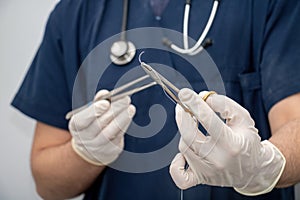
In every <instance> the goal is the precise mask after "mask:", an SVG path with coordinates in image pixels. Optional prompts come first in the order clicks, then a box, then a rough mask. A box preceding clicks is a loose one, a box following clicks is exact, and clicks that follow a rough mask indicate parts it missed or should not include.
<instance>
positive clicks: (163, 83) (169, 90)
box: [139, 54, 195, 117]
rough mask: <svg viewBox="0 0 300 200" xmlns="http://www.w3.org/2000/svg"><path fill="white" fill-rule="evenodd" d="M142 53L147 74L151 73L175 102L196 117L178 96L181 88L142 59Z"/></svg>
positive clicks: (141, 62) (143, 65) (142, 65)
mask: <svg viewBox="0 0 300 200" xmlns="http://www.w3.org/2000/svg"><path fill="white" fill-rule="evenodd" d="M141 55H142V54H140V57H139V61H140V65H141V67H142V68H143V70H144V71H145V72H146V73H147V75H149V76H150V77H151V78H152V79H153V80H154V81H155V82H156V83H157V84H158V85H160V86H161V87H162V89H163V90H164V91H165V92H166V93H167V95H168V96H169V97H171V98H172V100H173V101H174V102H176V103H178V104H179V105H180V106H181V107H182V108H183V109H184V110H185V111H186V112H188V113H190V114H191V116H192V117H194V116H195V114H194V113H193V112H192V111H191V110H190V109H189V108H188V107H187V106H186V105H184V104H183V103H182V102H181V101H180V100H179V98H178V97H177V95H176V94H178V92H179V90H180V89H178V88H177V87H176V86H175V85H174V84H172V83H171V82H170V81H169V80H168V79H166V78H165V77H163V76H162V75H161V74H160V73H158V72H157V71H155V70H154V69H153V68H152V67H151V66H150V65H148V64H146V63H145V62H143V61H141ZM173 91H174V92H173ZM175 93H176V94H175Z"/></svg>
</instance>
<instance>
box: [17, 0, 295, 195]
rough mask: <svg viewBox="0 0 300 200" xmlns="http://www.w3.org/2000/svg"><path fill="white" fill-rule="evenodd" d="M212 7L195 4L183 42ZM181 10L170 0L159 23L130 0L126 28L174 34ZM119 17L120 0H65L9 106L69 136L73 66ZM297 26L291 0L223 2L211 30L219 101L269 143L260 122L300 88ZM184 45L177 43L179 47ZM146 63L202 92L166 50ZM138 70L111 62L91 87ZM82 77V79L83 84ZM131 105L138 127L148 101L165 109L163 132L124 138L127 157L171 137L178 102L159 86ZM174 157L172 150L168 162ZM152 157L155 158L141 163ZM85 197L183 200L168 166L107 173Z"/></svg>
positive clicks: (198, 191) (140, 1)
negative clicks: (235, 106)
mask: <svg viewBox="0 0 300 200" xmlns="http://www.w3.org/2000/svg"><path fill="white" fill-rule="evenodd" d="M211 7H212V1H207V0H199V1H194V2H193V4H192V9H191V13H190V25H189V36H190V37H192V38H194V39H197V38H198V37H199V34H200V33H201V31H202V30H203V28H204V25H205V24H206V21H207V19H208V15H209V13H210V10H211ZM183 13H184V1H183V0H182V1H181V2H178V1H170V3H169V4H168V6H167V7H166V10H165V11H164V13H163V15H162V19H161V21H156V20H155V18H154V15H153V11H152V10H151V7H150V4H149V2H148V1H145V0H133V1H131V4H130V8H129V20H128V29H133V28H138V27H163V28H168V29H172V30H177V31H180V32H181V30H182V21H183ZM121 21H122V3H121V2H120V1H119V0H109V1H104V0H62V1H61V2H60V3H59V4H58V5H57V7H56V8H55V9H54V11H53V12H52V14H51V16H50V18H49V21H48V23H47V27H46V32H45V36H44V39H43V42H42V44H41V46H40V48H39V50H38V52H37V54H36V57H35V59H34V61H33V63H32V65H31V67H30V69H29V71H28V73H27V75H26V77H25V79H24V82H23V84H22V86H21V88H20V90H19V91H18V93H17V95H16V97H15V98H14V100H13V102H12V105H13V106H14V107H16V108H17V109H19V110H21V111H22V112H23V113H25V114H26V115H28V116H30V117H32V118H34V119H36V120H38V121H40V122H43V123H46V124H49V125H52V126H55V127H58V128H62V129H66V130H67V128H68V126H67V125H68V121H67V120H65V118H64V116H65V114H66V113H67V112H68V111H70V110H71V109H72V92H73V91H72V90H73V86H74V81H75V78H76V74H77V72H78V69H79V67H80V66H81V64H82V63H83V61H84V59H85V58H86V57H87V56H88V54H89V53H90V52H91V50H92V49H93V48H94V47H95V46H97V45H98V44H99V43H101V42H102V41H104V40H105V39H107V38H108V37H110V36H112V35H114V34H117V33H119V32H120V29H121ZM299 21H300V3H299V1H297V0H289V1H280V0H265V1H254V0H243V1H241V0H223V1H221V2H220V6H219V10H218V12H217V16H216V19H215V21H214V24H213V26H212V29H211V30H210V32H209V34H208V37H210V38H212V39H213V41H214V44H213V46H211V47H209V48H208V49H207V51H208V53H209V54H210V55H211V57H212V58H213V60H214V62H215V63H216V65H217V66H218V68H219V71H220V73H221V75H222V78H223V80H224V85H225V89H226V95H227V96H229V97H231V98H233V99H234V100H235V101H237V102H238V103H240V104H241V105H242V106H244V107H245V108H247V109H248V110H249V112H250V113H251V115H252V117H253V118H254V120H255V122H256V126H257V128H258V129H259V131H260V135H261V137H262V139H267V138H269V137H270V130H269V125H268V122H267V113H268V111H269V110H270V108H271V107H272V106H273V105H274V104H275V103H276V102H278V101H280V100H281V99H283V98H285V97H287V96H290V95H292V94H295V93H297V92H299V91H300V76H299V75H300V66H299V63H300V56H299V55H300V39H299V35H300V26H298V23H299ZM151 37H152V36H151V35H149V38H150V39H151ZM181 41H182V40H177V41H174V42H176V43H177V44H179V45H181ZM139 52H140V50H138V53H139ZM108 55H109V49H107V51H106V53H105V54H103V55H101V54H99V58H100V59H103V60H104V61H108V60H109V57H108ZM144 58H145V60H146V61H148V62H156V63H163V64H166V65H168V66H170V67H172V68H174V69H176V70H177V71H179V72H180V73H182V74H183V75H184V76H185V77H186V79H188V80H189V82H190V83H191V85H192V87H193V89H194V90H195V91H197V92H199V91H201V90H205V89H207V88H206V85H205V83H204V81H203V79H202V78H201V76H199V75H197V72H196V71H195V70H194V68H193V67H192V66H191V65H190V64H188V63H187V62H186V61H185V60H184V59H182V58H180V57H179V56H176V55H175V54H173V53H170V52H168V51H164V50H155V49H148V50H146V53H145V57H144ZM137 65H138V62H137V58H135V59H134V61H133V62H132V63H130V64H128V65H127V66H125V67H119V66H115V65H113V64H111V65H110V66H109V67H107V69H106V70H105V72H104V74H103V76H101V79H100V81H99V83H100V84H99V87H98V89H100V88H106V89H112V88H114V86H115V83H116V82H117V81H118V79H119V78H120V77H121V76H122V75H123V74H124V73H126V72H127V71H128V70H129V69H132V68H133V67H135V66H137ZM97 67H101V66H97ZM82 78H83V79H82V82H83V83H85V82H88V81H87V80H89V78H88V77H84V76H83V77H82ZM100 85H101V86H100ZM85 87H88V84H87V85H86V86H85ZM83 88H84V87H83ZM95 92H96V91H95ZM88 100H91V99H90V96H88V97H87V98H86V99H84V98H83V100H82V103H85V102H87V101H88ZM132 102H133V104H134V105H136V107H137V114H136V116H135V118H134V121H135V123H136V124H138V125H140V126H145V125H147V124H148V123H149V122H150V119H149V117H148V112H149V108H150V107H151V106H152V105H153V104H161V105H162V106H163V107H164V108H165V110H166V111H167V119H166V123H165V125H164V127H163V128H162V129H161V130H160V132H159V133H157V134H156V135H154V136H152V137H149V138H136V137H133V136H130V135H126V137H125V149H126V150H127V151H131V152H137V153H142V152H144V153H146V152H151V151H154V150H157V149H160V148H162V147H163V146H165V145H166V144H168V143H169V142H170V141H171V140H172V139H173V138H174V137H175V135H176V133H177V127H176V124H175V120H174V107H175V105H174V103H172V102H171V101H170V100H169V99H168V98H167V97H166V96H165V94H164V93H163V92H162V91H161V90H160V88H159V87H156V86H155V87H153V88H151V89H149V90H146V91H143V92H141V93H138V94H135V95H133V96H132ZM140 134H141V135H142V134H143V133H142V132H141V133H140ZM177 151H178V150H177V145H176V146H174V147H173V151H172V153H171V154H170V160H169V162H170V161H171V159H172V158H173V156H174V155H175V154H176V152H177ZM159 160H160V158H159V157H157V158H155V160H150V161H148V162H159ZM145 165H147V163H145ZM293 192H294V191H293V188H287V189H274V190H273V191H272V192H270V193H268V194H265V195H262V196H257V197H246V196H243V195H240V194H238V193H236V192H235V191H234V190H233V189H232V188H220V187H210V186H206V185H199V186H197V187H193V188H191V189H188V190H186V191H184V199H189V200H196V199H202V200H206V199H222V200H225V199H228V200H234V199H270V200H271V199H272V200H274V199H294V197H293V195H294V194H293ZM85 194H86V195H85V199H107V200H114V199H119V200H120V199H122V200H123V199H143V200H146V199H149V200H154V199H164V200H165V199H180V190H179V189H178V188H177V187H176V186H175V184H174V183H173V181H172V179H171V177H170V175H169V173H168V166H166V167H164V168H162V169H159V170H156V171H152V172H148V173H127V172H122V171H119V170H115V169H113V168H110V167H107V168H106V170H105V171H104V172H103V173H102V174H101V175H100V176H99V178H98V179H97V180H96V181H95V183H94V184H93V185H92V186H91V187H90V188H89V189H88V190H87V191H86V193H85Z"/></svg>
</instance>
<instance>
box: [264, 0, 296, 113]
mask: <svg viewBox="0 0 300 200" xmlns="http://www.w3.org/2000/svg"><path fill="white" fill-rule="evenodd" d="M273 3H274V4H273V5H272V6H271V7H270V11H269V15H268V16H267V17H268V18H267V22H266V26H265V33H264V42H263V47H262V48H263V49H262V53H261V55H262V59H261V76H262V93H263V99H264V106H265V108H266V110H267V111H269V110H270V109H271V107H272V106H273V105H274V104H276V103H277V102H278V101H280V100H282V99H284V98H286V97H288V96H290V95H293V94H296V93H298V92H300V37H299V36H300V26H299V22H300V1H298V0H289V1H285V0H277V1H274V2H273Z"/></svg>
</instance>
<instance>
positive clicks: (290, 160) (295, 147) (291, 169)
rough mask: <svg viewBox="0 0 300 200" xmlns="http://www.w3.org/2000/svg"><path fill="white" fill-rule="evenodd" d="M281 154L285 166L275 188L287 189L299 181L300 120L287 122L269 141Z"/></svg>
mask: <svg viewBox="0 0 300 200" xmlns="http://www.w3.org/2000/svg"><path fill="white" fill-rule="evenodd" d="M269 141H270V142H272V143H273V144H274V145H275V146H276V147H277V148H279V150H280V151H281V152H282V153H283V155H284V156H285V158H286V166H285V169H284V171H283V174H282V176H281V178H280V180H279V182H278V183H277V186H276V187H287V186H290V185H294V184H296V183H297V182H299V181H300V168H299V166H300V119H298V120H293V121H290V122H288V123H287V124H286V125H284V126H283V127H281V128H280V129H279V130H277V131H275V132H274V133H273V134H272V137H271V138H270V140H269Z"/></svg>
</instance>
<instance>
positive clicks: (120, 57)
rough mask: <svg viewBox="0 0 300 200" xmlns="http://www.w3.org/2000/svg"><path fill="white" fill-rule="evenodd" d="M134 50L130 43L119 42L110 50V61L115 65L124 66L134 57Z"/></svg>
mask: <svg viewBox="0 0 300 200" xmlns="http://www.w3.org/2000/svg"><path fill="white" fill-rule="evenodd" d="M135 52H136V48H135V46H134V44H133V43H132V42H130V41H126V40H119V41H116V42H114V43H113V45H112V46H111V48H110V59H111V61H112V62H113V63H114V64H116V65H125V64H127V63H129V62H130V61H131V60H132V59H133V58H134V56H135Z"/></svg>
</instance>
